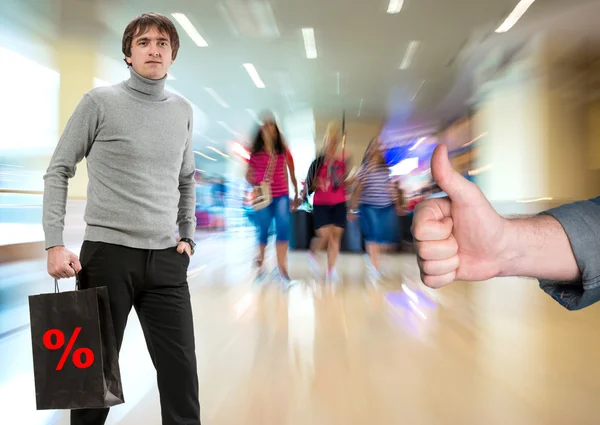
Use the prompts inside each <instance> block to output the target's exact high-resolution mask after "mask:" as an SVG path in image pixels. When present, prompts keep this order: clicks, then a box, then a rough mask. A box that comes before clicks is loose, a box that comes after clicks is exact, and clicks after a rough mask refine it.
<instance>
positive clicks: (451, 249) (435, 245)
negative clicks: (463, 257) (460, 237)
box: [415, 236, 458, 260]
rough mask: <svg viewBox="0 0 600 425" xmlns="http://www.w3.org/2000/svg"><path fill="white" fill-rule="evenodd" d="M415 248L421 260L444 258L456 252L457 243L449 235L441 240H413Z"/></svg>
mask: <svg viewBox="0 0 600 425" xmlns="http://www.w3.org/2000/svg"><path fill="white" fill-rule="evenodd" d="M415 249H416V251H417V256H418V257H419V258H421V259H422V260H445V259H447V258H451V257H453V256H455V255H456V254H457V253H458V243H457V242H456V239H454V237H453V236H450V237H449V238H448V239H445V240H441V241H415Z"/></svg>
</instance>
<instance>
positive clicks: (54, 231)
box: [42, 164, 70, 249]
mask: <svg viewBox="0 0 600 425" xmlns="http://www.w3.org/2000/svg"><path fill="white" fill-rule="evenodd" d="M69 175H70V173H68V171H67V170H65V169H64V167H61V166H57V165H53V164H51V165H50V167H49V168H48V172H47V173H46V175H45V176H44V196H43V207H42V225H43V228H44V234H45V236H46V237H45V248H46V249H48V248H52V247H54V246H62V245H64V241H63V231H64V227H65V214H66V205H67V194H68V190H69V189H68V187H69V182H68V181H69Z"/></svg>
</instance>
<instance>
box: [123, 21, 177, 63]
mask: <svg viewBox="0 0 600 425" xmlns="http://www.w3.org/2000/svg"><path fill="white" fill-rule="evenodd" d="M150 28H156V29H157V30H158V32H160V33H161V34H163V35H166V36H168V37H169V41H170V43H171V49H172V51H173V54H172V58H171V59H173V60H175V58H176V57H177V52H178V51H179V34H178V33H177V28H175V25H174V24H173V22H172V21H171V20H170V19H169V18H167V17H166V16H165V15H161V14H160V13H154V12H149V13H142V14H141V15H138V16H136V17H135V18H133V20H132V21H131V22H130V23H129V24H128V25H127V28H125V31H124V32H123V42H122V46H121V50H122V51H123V54H124V55H125V57H131V44H132V43H133V39H134V38H135V37H137V36H139V35H141V34H144V33H145V32H146V31H148V30H149V29H150ZM125 63H127V59H125ZM127 65H128V66H129V63H127Z"/></svg>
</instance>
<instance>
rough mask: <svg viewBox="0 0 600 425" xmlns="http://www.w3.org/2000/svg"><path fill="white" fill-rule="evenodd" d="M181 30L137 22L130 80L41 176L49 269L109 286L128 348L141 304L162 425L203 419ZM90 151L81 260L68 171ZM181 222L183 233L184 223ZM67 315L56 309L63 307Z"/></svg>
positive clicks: (87, 114)
mask: <svg viewBox="0 0 600 425" xmlns="http://www.w3.org/2000/svg"><path fill="white" fill-rule="evenodd" d="M178 49H179V37H178V34H177V30H176V28H175V26H174V25H173V23H172V22H171V21H170V20H169V19H168V18H167V17H165V16H163V15H159V14H156V13H145V14H142V15H140V16H138V17H136V18H135V19H134V20H133V21H131V22H130V23H129V25H128V26H127V28H126V29H125V32H124V34H123V43H122V50H123V54H124V56H125V62H126V63H127V66H128V67H129V71H130V74H131V76H130V78H129V79H128V80H126V81H124V82H122V83H121V84H117V85H115V86H111V87H102V88H97V89H94V90H92V91H90V92H88V93H87V94H85V95H84V97H83V99H82V100H81V102H80V103H79V105H78V106H77V108H76V109H75V111H74V113H73V115H72V116H71V118H70V120H69V122H68V124H67V126H66V128H65V130H64V132H63V134H62V136H61V138H60V141H59V143H58V146H57V147H56V150H55V152H54V155H53V156H52V159H51V161H50V165H49V167H48V170H47V173H46V175H45V177H44V179H45V188H44V207H43V211H44V212H43V224H44V231H45V234H46V248H47V250H48V272H49V273H50V275H51V276H53V277H54V278H56V279H60V278H69V277H73V276H74V275H75V273H76V272H77V273H79V278H80V282H81V288H82V289H87V288H91V287H98V286H107V287H108V292H109V297H110V308H111V312H112V319H113V323H114V328H115V335H116V338H117V346H118V348H119V349H120V347H121V343H122V341H123V333H124V332H125V326H126V323H127V317H128V315H129V312H130V310H131V308H132V307H135V310H136V312H137V314H138V316H139V319H140V322H141V323H142V328H143V330H144V336H145V338H146V343H147V345H148V351H149V353H150V356H151V358H152V361H153V363H154V366H155V368H156V371H157V377H158V389H159V392H160V402H161V411H162V421H163V422H162V423H163V424H181V425H183V424H186V425H191V424H195V425H199V424H200V405H199V401H198V375H197V371H196V353H195V342H194V324H193V319H192V306H191V303H190V293H189V289H188V283H187V268H188V265H189V262H190V257H191V255H193V253H194V242H193V238H194V231H195V216H194V209H195V193H196V192H195V181H194V172H195V164H194V155H193V151H192V132H193V122H192V121H193V120H192V119H193V113H192V108H191V105H190V104H189V103H188V102H187V101H185V100H184V99H183V98H181V97H179V96H177V95H175V94H172V93H169V92H168V91H166V90H165V88H164V87H165V81H166V79H167V71H168V69H169V67H170V66H171V64H172V63H173V61H174V60H175V58H176V56H177V51H178ZM84 157H85V158H87V169H88V175H89V182H88V197H87V205H86V211H85V221H86V223H87V227H86V232H85V237H84V242H83V246H82V248H81V254H80V259H81V261H80V260H79V259H78V258H77V256H76V255H75V254H74V253H72V252H70V251H68V250H67V249H66V248H65V246H64V242H63V230H64V219H65V208H66V205H65V204H66V200H67V187H68V179H69V178H72V177H73V176H74V175H75V168H76V165H77V164H78V163H79V162H80V161H81V160H82V159H83V158H84ZM176 227H178V228H179V236H180V238H179V240H178V241H177V240H176V237H175V228H176ZM57 313H58V312H57ZM107 415H108V409H82V410H73V411H71V424H72V425H101V424H104V423H105V421H106V418H107Z"/></svg>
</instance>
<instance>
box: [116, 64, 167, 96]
mask: <svg viewBox="0 0 600 425" xmlns="http://www.w3.org/2000/svg"><path fill="white" fill-rule="evenodd" d="M129 73H130V75H131V77H130V78H129V79H128V80H127V81H126V83H125V85H126V86H127V88H129V89H130V90H132V91H133V92H134V94H135V95H136V96H137V97H139V98H141V99H145V100H164V99H165V97H166V96H165V82H166V81H167V76H166V75H165V76H164V77H163V78H161V79H160V80H151V79H149V78H145V77H142V76H141V75H140V74H138V73H137V72H135V70H134V69H133V67H132V66H130V67H129Z"/></svg>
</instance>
